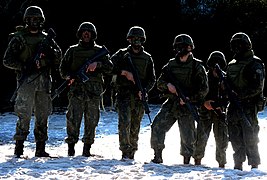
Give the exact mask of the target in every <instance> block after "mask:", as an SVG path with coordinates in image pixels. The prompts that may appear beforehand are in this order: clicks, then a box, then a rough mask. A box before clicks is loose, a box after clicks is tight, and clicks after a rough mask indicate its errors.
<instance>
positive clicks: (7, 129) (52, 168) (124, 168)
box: [0, 105, 267, 180]
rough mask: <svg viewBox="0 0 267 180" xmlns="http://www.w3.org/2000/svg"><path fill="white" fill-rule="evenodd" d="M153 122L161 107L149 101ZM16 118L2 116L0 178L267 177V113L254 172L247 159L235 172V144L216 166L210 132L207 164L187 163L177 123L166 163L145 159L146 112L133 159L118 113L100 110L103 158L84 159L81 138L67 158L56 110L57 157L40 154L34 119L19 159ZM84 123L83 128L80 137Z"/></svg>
mask: <svg viewBox="0 0 267 180" xmlns="http://www.w3.org/2000/svg"><path fill="white" fill-rule="evenodd" d="M150 110H151V113H150V115H151V117H152V120H153V118H154V116H155V114H156V113H157V112H158V110H159V106H157V105H156V106H155V105H151V106H150ZM16 119H17V118H16V116H15V115H14V114H12V113H5V114H2V115H0V122H1V125H0V179H60V180H63V179H157V180H158V179H159V180H165V179H199V180H200V179H201V180H203V179H207V180H208V179H209V180H210V179H227V180H228V179H231V180H232V179H267V161H266V160H267V154H265V152H266V151H267V148H266V147H265V146H266V144H267V121H266V119H267V112H266V111H265V112H263V113H259V119H260V120H259V122H260V128H261V129H260V143H259V151H260V155H261V161H262V164H261V165H260V166H259V169H254V170H250V167H249V166H248V165H247V161H246V162H245V163H244V170H243V171H239V170H233V166H234V164H233V158H232V155H233V151H232V147H231V144H230V143H229V147H228V150H227V164H226V168H225V169H220V168H218V164H217V162H216V160H215V143H214V137H213V134H212V133H211V135H210V138H209V141H208V145H207V147H206V155H205V157H204V158H203V160H202V162H203V165H201V166H194V165H193V164H194V161H193V159H191V162H190V163H191V164H190V165H183V164H182V162H183V158H182V156H181V155H180V142H179V140H180V136H179V131H178V125H177V123H176V124H174V126H173V127H172V128H171V130H170V131H169V132H168V133H167V136H166V140H165V142H166V148H165V149H164V151H163V161H164V163H163V164H154V163H148V164H147V163H145V162H150V160H151V159H152V158H153V150H152V149H151V148H150V126H149V125H148V124H149V120H148V118H147V115H146V114H145V115H144V119H143V121H142V127H141V131H140V135H139V149H138V151H137V152H136V155H135V161H134V162H133V161H128V162H122V161H120V158H121V151H120V150H119V141H118V140H119V138H118V131H117V122H118V120H117V113H116V112H112V111H108V110H106V111H102V112H101V119H100V122H99V125H98V128H97V132H96V133H97V135H96V138H95V143H94V144H93V145H92V148H91V153H92V154H96V155H99V156H95V157H83V156H81V154H82V148H83V143H82V142H81V141H79V142H78V144H77V145H76V146H75V150H76V153H75V156H74V157H68V156H67V144H66V143H64V138H65V136H66V122H65V113H61V114H53V115H51V116H50V119H49V140H48V142H47V146H46V147H47V148H46V151H47V152H48V153H50V154H51V155H53V156H60V157H59V158H53V159H51V158H36V157H34V153H35V143H34V138H33V130H32V128H33V120H32V123H31V132H30V134H29V136H28V140H27V141H26V142H25V148H24V156H25V157H26V158H25V159H24V158H20V159H18V158H15V157H14V156H13V153H14V141H13V140H12V136H13V134H14V131H15V124H16ZM82 134H83V126H82V127H81V135H80V136H81V137H82Z"/></svg>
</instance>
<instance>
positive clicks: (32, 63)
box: [10, 28, 56, 103]
mask: <svg viewBox="0 0 267 180" xmlns="http://www.w3.org/2000/svg"><path fill="white" fill-rule="evenodd" d="M55 37H56V33H55V31H54V30H53V29H52V28H49V29H48V32H47V36H45V37H44V38H43V39H42V41H41V43H40V44H39V47H38V49H37V52H36V53H35V56H34V57H33V58H32V60H31V61H30V62H29V63H27V64H29V65H28V66H26V69H25V70H24V72H22V76H21V78H20V79H19V80H18V87H17V88H16V89H15V91H14V93H13V95H12V97H11V98H10V102H11V103H13V102H14V101H15V98H16V96H17V92H18V90H19V89H20V87H21V85H22V84H23V82H24V81H25V80H26V78H27V77H29V75H30V73H31V70H32V69H33V68H34V67H35V65H36V66H38V65H39V62H40V59H41V57H42V54H44V53H45V52H44V51H45V49H46V48H47V46H49V44H50V42H51V41H53V39H54V38H55ZM42 73H43V71H41V72H40V73H39V74H37V76H36V77H35V78H34V79H33V80H32V81H34V80H35V79H36V78H37V77H39V76H40V75H41V74H42ZM32 81H31V82H32Z"/></svg>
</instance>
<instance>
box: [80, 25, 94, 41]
mask: <svg viewBox="0 0 267 180" xmlns="http://www.w3.org/2000/svg"><path fill="white" fill-rule="evenodd" d="M84 31H89V32H91V33H92V40H96V38H97V31H96V28H95V25H94V24H93V23H91V22H83V23H82V24H81V25H80V26H79V28H78V30H77V33H76V37H77V38H78V39H80V38H81V36H82V33H83V32H84Z"/></svg>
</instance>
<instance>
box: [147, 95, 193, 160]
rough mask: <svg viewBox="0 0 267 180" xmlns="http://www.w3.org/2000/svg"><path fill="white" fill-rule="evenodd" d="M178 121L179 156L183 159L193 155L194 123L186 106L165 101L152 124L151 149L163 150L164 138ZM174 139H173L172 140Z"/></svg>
mask: <svg viewBox="0 0 267 180" xmlns="http://www.w3.org/2000/svg"><path fill="white" fill-rule="evenodd" d="M177 120H178V126H179V131H180V144H181V147H180V154H181V155H182V156H185V157H190V156H192V155H193V150H194V141H195V122H194V119H193V117H192V114H191V113H190V111H189V110H188V109H187V107H186V106H179V105H178V104H177V102H173V101H171V100H167V101H165V102H164V103H163V105H162V107H161V109H160V111H159V112H158V114H157V115H156V117H155V119H154V120H153V123H152V130H151V140H150V143H151V148H152V149H154V150H156V149H158V150H163V149H164V148H165V144H164V141H165V136H166V133H167V132H168V131H169V130H170V128H171V127H172V126H173V124H174V123H175V122H176V121H177ZM174 139H175V138H174Z"/></svg>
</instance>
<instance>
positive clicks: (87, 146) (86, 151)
mask: <svg viewBox="0 0 267 180" xmlns="http://www.w3.org/2000/svg"><path fill="white" fill-rule="evenodd" d="M90 148H91V145H90V144H87V143H84V145H83V154H82V156H84V157H89V156H91V154H90Z"/></svg>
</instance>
